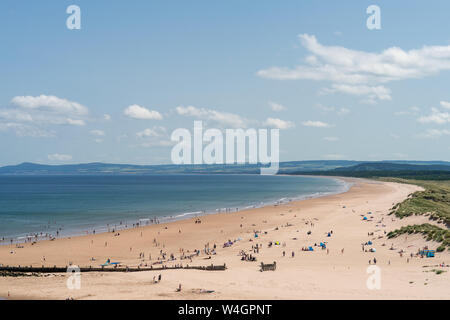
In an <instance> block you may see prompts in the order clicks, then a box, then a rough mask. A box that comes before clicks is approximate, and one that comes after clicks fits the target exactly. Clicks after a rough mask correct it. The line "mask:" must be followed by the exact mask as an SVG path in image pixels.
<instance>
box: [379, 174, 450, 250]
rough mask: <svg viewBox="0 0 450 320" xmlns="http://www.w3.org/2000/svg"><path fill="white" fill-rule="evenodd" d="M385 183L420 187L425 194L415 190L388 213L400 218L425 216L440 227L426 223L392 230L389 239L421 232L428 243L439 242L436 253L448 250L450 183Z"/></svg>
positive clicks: (419, 181) (417, 181)
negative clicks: (439, 224) (440, 225)
mask: <svg viewBox="0 0 450 320" xmlns="http://www.w3.org/2000/svg"><path fill="white" fill-rule="evenodd" d="M383 180H385V181H394V182H401V183H411V184H415V185H418V186H421V187H423V188H424V189H425V190H424V191H417V192H415V193H413V194H412V195H410V196H409V197H408V199H406V200H405V201H403V202H401V203H398V204H396V205H395V206H394V207H393V208H392V211H391V214H394V215H395V216H397V217H399V218H401V219H402V218H405V217H408V216H411V215H425V216H428V217H429V218H430V219H432V220H435V221H437V222H440V223H442V224H443V227H442V228H441V227H438V226H435V225H432V224H429V223H425V224H421V225H410V226H405V227H402V228H400V229H397V230H394V231H392V232H390V233H389V234H388V237H389V238H393V237H397V236H399V235H401V234H405V233H408V234H412V233H421V234H422V235H424V237H426V239H427V240H434V241H436V242H439V243H441V245H440V246H439V247H438V248H437V251H444V250H445V248H448V249H449V250H450V228H449V226H450V181H421V180H406V179H398V178H385V179H383Z"/></svg>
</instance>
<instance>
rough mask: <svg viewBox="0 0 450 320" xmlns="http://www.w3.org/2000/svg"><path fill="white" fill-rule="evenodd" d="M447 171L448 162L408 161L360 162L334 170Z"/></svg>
mask: <svg viewBox="0 0 450 320" xmlns="http://www.w3.org/2000/svg"><path fill="white" fill-rule="evenodd" d="M441 170H442V171H449V170H450V163H448V164H446V165H445V164H427V163H425V164H408V163H386V162H375V163H370V162H369V163H360V164H357V165H354V166H350V167H341V168H336V169H334V171H338V172H341V171H350V172H356V171H441Z"/></svg>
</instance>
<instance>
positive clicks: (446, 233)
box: [387, 223, 450, 252]
mask: <svg viewBox="0 0 450 320" xmlns="http://www.w3.org/2000/svg"><path fill="white" fill-rule="evenodd" d="M405 233H407V234H413V233H420V234H422V235H423V236H424V237H425V238H426V239H427V241H431V240H434V241H436V242H439V243H441V245H440V246H439V247H438V248H437V249H436V251H437V252H441V251H444V250H445V248H447V247H448V248H449V249H450V230H449V229H447V230H446V229H443V228H440V227H438V226H435V225H432V224H429V223H424V224H415V225H411V226H405V227H401V228H400V229H397V230H394V231H391V232H389V233H388V234H387V237H388V239H391V238H395V237H398V236H399V235H402V234H405Z"/></svg>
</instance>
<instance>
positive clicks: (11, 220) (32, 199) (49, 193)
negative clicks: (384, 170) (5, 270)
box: [0, 175, 348, 243]
mask: <svg viewBox="0 0 450 320" xmlns="http://www.w3.org/2000/svg"><path fill="white" fill-rule="evenodd" d="M347 189H348V184H346V183H345V182H343V181H340V180H337V179H331V178H323V177H303V176H260V175H154V176H27V177H24V176H10V177H0V237H5V238H6V241H4V243H6V242H8V241H9V240H8V239H9V238H14V241H19V242H20V241H23V240H25V239H26V236H27V235H30V234H36V233H41V232H42V233H43V234H50V235H52V236H55V235H56V232H57V231H58V233H59V236H70V235H81V234H86V232H92V230H94V229H95V230H96V232H97V233H98V232H105V231H108V228H111V229H112V228H114V229H116V230H119V229H123V228H125V227H131V226H132V225H133V223H138V222H139V223H140V224H141V225H145V224H149V223H152V222H155V221H159V222H166V221H172V220H179V219H186V218H191V217H194V216H200V215H203V214H207V213H218V212H233V211H236V210H242V209H248V208H254V207H261V206H264V205H268V204H273V203H282V202H289V201H291V200H298V199H306V198H310V197H317V196H322V195H327V194H332V193H339V192H344V191H346V190H347ZM33 240H34V237H33ZM8 243H9V242H8Z"/></svg>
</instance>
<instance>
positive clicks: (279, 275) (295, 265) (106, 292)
mask: <svg viewBox="0 0 450 320" xmlns="http://www.w3.org/2000/svg"><path fill="white" fill-rule="evenodd" d="M345 180H347V181H349V182H352V183H353V186H352V187H351V188H350V190H349V191H348V192H345V193H342V194H337V195H331V196H326V197H321V198H315V199H308V200H303V201H295V202H290V203H287V204H282V205H272V206H267V207H263V208H256V209H249V210H245V211H241V212H232V213H219V214H212V215H206V216H202V217H199V218H192V219H187V220H182V221H175V222H171V223H167V224H157V225H150V226H145V227H139V228H133V229H128V230H121V231H119V232H110V233H102V234H96V235H87V236H79V237H72V238H65V239H56V240H53V241H40V242H37V243H35V244H31V243H25V244H23V245H21V247H17V246H16V245H6V246H1V247H0V264H3V265H22V266H24V265H33V266H36V267H40V266H54V265H56V266H67V265H69V264H74V265H77V266H80V267H86V266H96V267H98V266H99V265H101V264H103V263H105V261H107V260H108V259H110V261H111V262H119V264H120V265H123V266H129V267H135V266H141V267H146V266H147V267H149V266H150V265H153V266H155V267H157V266H160V265H167V266H172V265H176V264H183V265H186V264H189V265H192V266H194V265H195V266H206V265H211V264H214V265H223V264H226V266H227V269H226V270H225V271H202V270H183V269H179V270H163V271H144V272H128V273H125V272H124V273H118V272H116V273H107V272H98V273H97V272H95V273H94V272H92V273H82V274H81V287H80V289H78V290H77V289H75V290H71V289H69V288H68V287H67V285H66V281H67V275H66V274H49V275H42V276H27V277H0V297H5V298H9V299H23V298H25V299H67V298H73V299H449V298H450V286H449V283H450V269H449V268H448V267H440V268H439V267H436V265H438V264H441V263H444V264H446V265H448V264H449V263H450V255H449V253H448V251H447V252H444V253H438V254H437V255H436V257H435V258H420V257H416V256H413V257H411V253H412V254H415V253H416V252H417V251H418V249H420V248H422V247H424V246H426V245H428V246H429V247H430V248H431V249H435V248H436V247H437V244H436V243H433V242H427V241H425V240H424V239H423V238H422V237H421V236H420V235H410V236H401V237H398V238H396V239H387V237H386V232H389V231H391V230H394V229H396V228H398V227H400V226H402V225H408V224H414V223H423V222H429V221H428V220H427V218H426V217H411V218H406V219H403V220H400V219H398V218H396V217H394V216H391V215H388V213H389V211H390V208H392V206H393V205H394V204H396V203H398V202H401V201H403V200H404V199H406V198H407V197H408V195H409V194H411V193H413V192H415V191H417V190H420V188H419V187H417V186H414V185H409V184H398V183H390V182H378V181H370V180H361V179H345ZM369 212H370V213H369ZM363 217H366V218H367V220H363ZM198 219H199V220H198ZM199 222H200V223H199ZM255 235H256V236H255ZM369 241H370V242H372V244H371V245H368V244H367V243H368V242H369ZM227 242H230V244H229V245H227V246H224V244H225V243H227ZM321 242H322V243H324V244H325V245H326V249H321V247H320V246H319V244H320V243H321ZM270 243H271V245H270ZM305 247H306V248H307V247H312V248H313V249H314V251H303V250H302V248H305ZM370 248H374V249H375V252H370V251H369V250H370ZM196 250H199V251H200V253H199V254H198V255H197V253H196ZM401 250H403V252H402V254H400V253H399V252H401ZM244 253H245V254H246V255H248V257H249V256H250V254H251V255H252V257H255V258H256V261H248V260H242V255H243V254H244ZM190 256H192V257H190ZM181 257H183V259H182V260H181ZM187 257H190V258H187ZM374 258H375V259H376V266H377V267H379V272H380V273H379V274H380V278H379V279H380V282H379V284H380V287H379V288H372V289H369V288H368V286H367V279H368V278H369V276H370V274H368V273H367V268H368V267H369V266H370V265H373V264H374ZM274 261H276V264H277V268H276V270H275V271H265V272H260V271H259V270H260V263H261V262H264V263H272V262H274ZM369 261H370V265H369ZM159 263H160V264H159ZM435 269H442V270H446V272H444V273H441V274H437V273H436V272H434V271H432V270H435ZM158 276H161V281H159V282H158V281H154V280H155V279H157V278H158ZM180 285H181V291H179V290H177V289H178V288H180ZM369 287H370V286H369Z"/></svg>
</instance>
